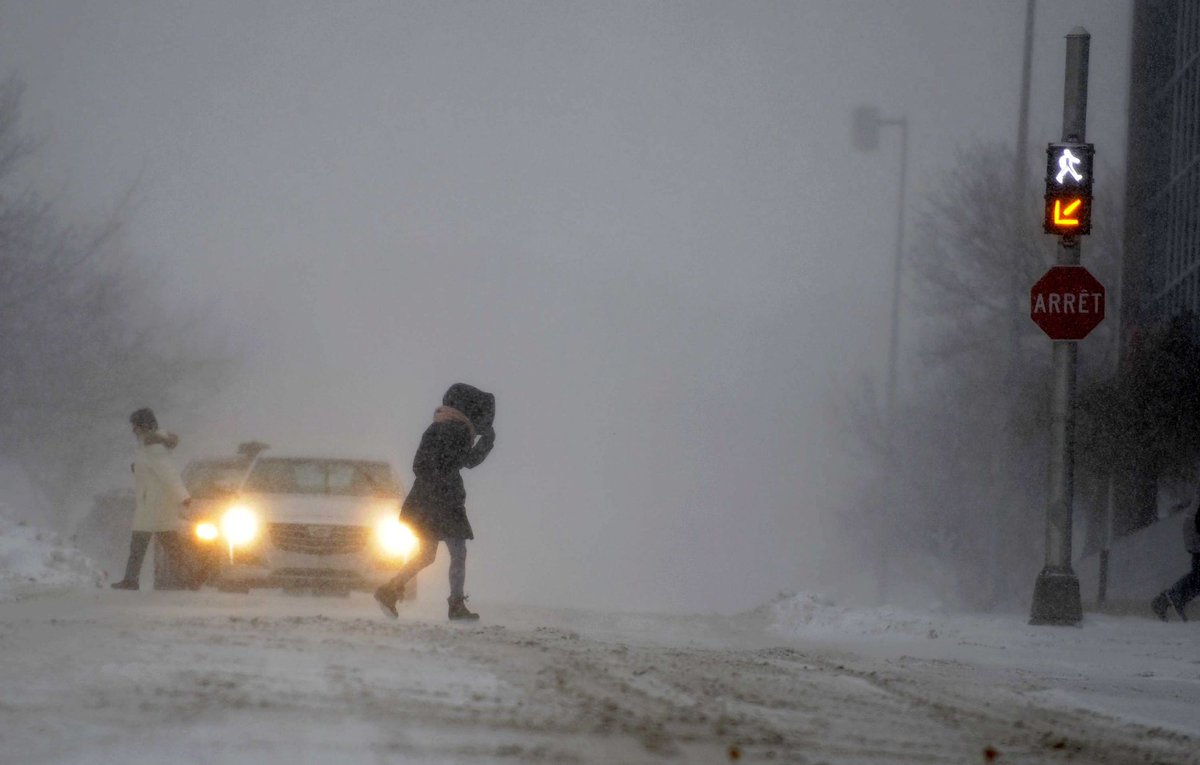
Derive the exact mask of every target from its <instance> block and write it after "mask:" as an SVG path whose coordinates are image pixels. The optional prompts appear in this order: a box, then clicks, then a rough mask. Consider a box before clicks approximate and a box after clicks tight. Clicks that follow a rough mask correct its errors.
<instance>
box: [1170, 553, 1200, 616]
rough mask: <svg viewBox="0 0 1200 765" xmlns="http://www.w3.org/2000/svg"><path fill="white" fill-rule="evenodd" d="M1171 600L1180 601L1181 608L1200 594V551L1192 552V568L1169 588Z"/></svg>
mask: <svg viewBox="0 0 1200 765" xmlns="http://www.w3.org/2000/svg"><path fill="white" fill-rule="evenodd" d="M1167 594H1168V595H1170V597H1171V601H1172V602H1174V603H1178V604H1179V607H1180V608H1183V607H1184V606H1185V605H1187V603H1188V601H1189V600H1191V599H1192V598H1194V597H1196V596H1197V595H1200V553H1192V570H1191V571H1189V572H1188V573H1186V574H1184V575H1183V576H1181V577H1180V578H1179V581H1178V582H1176V583H1175V584H1174V585H1173V586H1172V587H1171V589H1169V590H1167Z"/></svg>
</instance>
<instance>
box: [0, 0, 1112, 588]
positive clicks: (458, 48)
mask: <svg viewBox="0 0 1200 765" xmlns="http://www.w3.org/2000/svg"><path fill="white" fill-rule="evenodd" d="M1041 6H1042V7H1041V8H1040V9H1039V13H1038V17H1037V37H1036V44H1035V69H1034V89H1033V116H1032V120H1031V131H1030V142H1031V147H1030V149H1031V153H1032V154H1033V155H1040V153H1041V152H1042V150H1043V149H1042V145H1043V144H1045V143H1046V142H1047V141H1052V140H1058V138H1059V132H1060V129H1061V120H1062V107H1061V98H1062V82H1063V73H1062V66H1063V56H1064V43H1063V36H1064V35H1065V34H1066V33H1067V32H1068V31H1070V29H1071V28H1072V27H1073V26H1075V25H1077V24H1082V25H1084V26H1086V27H1087V28H1088V30H1089V31H1090V32H1091V33H1092V54H1091V91H1090V99H1089V124H1088V128H1089V135H1088V137H1089V139H1090V140H1092V141H1093V142H1095V143H1096V145H1097V161H1098V163H1099V164H1098V167H1099V168H1100V171H1099V172H1100V173H1101V174H1102V173H1103V168H1105V167H1106V166H1108V167H1112V168H1119V167H1120V162H1121V157H1122V155H1123V153H1124V135H1125V119H1126V117H1125V103H1126V100H1127V94H1126V89H1127V83H1128V71H1127V70H1128V48H1129V40H1128V36H1129V17H1130V7H1129V6H1130V4H1129V2H1127V1H1126V0H1120V1H1117V0H1054V1H1053V2H1043V3H1041ZM1024 7H1025V3H1024V2H1020V0H1003V1H1002V0H921V1H920V2H918V1H917V0H906V1H905V2H890V1H887V0H874V1H867V0H836V1H835V0H829V1H828V2H792V3H784V2H775V3H766V2H753V3H750V2H737V3H730V2H672V3H647V2H632V3H607V2H605V3H598V2H581V3H524V2H522V3H518V2H505V3H442V2H423V3H401V2H337V3H334V2H324V3H321V2H302V1H301V0H286V1H284V0H276V1H274V2H245V0H237V1H236V2H204V3H194V2H193V3H184V2H165V1H158V0H156V1H154V2H149V1H145V0H143V1H140V2H137V1H134V0H109V1H105V2H100V1H97V2H82V1H78V2H68V1H67V0H62V1H59V2H56V1H53V0H39V1H38V2H32V1H28V2H8V3H5V4H3V6H0V66H3V68H4V69H6V70H9V71H15V72H17V73H19V74H21V75H22V76H23V77H24V78H25V80H26V81H27V83H28V86H29V87H28V93H27V100H26V125H27V127H28V128H30V129H32V130H34V131H36V132H38V133H39V134H41V135H43V136H44V137H45V138H46V143H45V145H44V146H43V148H42V149H41V152H40V154H39V155H38V158H37V161H36V163H35V164H34V165H33V166H32V170H33V171H34V172H35V174H36V176H37V178H38V180H39V182H40V183H41V184H43V185H44V186H45V188H47V189H49V190H50V191H51V192H53V193H54V194H55V195H57V196H58V197H59V198H60V199H62V200H63V202H64V204H65V205H66V207H67V208H68V209H70V210H73V211H77V212H80V213H84V214H88V215H95V216H100V215H102V214H103V213H104V212H105V211H107V210H108V209H110V208H111V207H112V206H113V204H114V203H115V202H116V201H117V200H118V199H119V197H120V196H121V194H122V193H123V192H124V191H125V190H126V189H128V188H129V187H130V186H131V185H132V186H135V188H136V192H137V193H136V209H135V210H134V211H133V213H132V214H131V216H130V220H129V222H128V228H127V242H128V244H129V246H130V247H131V248H133V249H134V250H135V251H136V252H137V253H139V255H140V256H141V257H142V258H144V259H145V261H146V262H147V264H148V267H155V268H158V269H161V272H162V275H163V279H164V280H165V281H166V282H167V288H168V299H170V300H172V301H176V302H177V303H178V304H179V305H180V306H186V307H189V308H190V307H195V306H198V305H200V306H209V307H211V310H212V311H213V312H214V313H216V314H218V315H219V317H220V319H219V320H220V323H221V324H222V325H223V326H225V327H227V328H228V332H229V334H230V336H231V337H232V338H234V339H235V342H236V344H237V345H238V346H239V347H240V348H242V349H243V350H244V352H245V358H246V361H245V364H244V366H243V368H242V369H241V370H240V371H239V372H238V373H237V374H236V375H235V376H234V377H233V378H232V379H230V380H229V381H228V384H227V385H226V386H224V388H223V389H222V390H221V391H219V392H218V393H217V394H216V396H215V398H214V399H213V400H212V401H211V402H210V403H209V405H208V406H207V408H206V409H205V410H204V412H203V413H202V416H201V417H199V418H189V419H188V420H187V421H186V422H179V421H178V420H179V418H177V417H173V416H172V413H171V412H169V411H164V412H160V418H161V419H162V420H163V421H164V423H165V424H166V425H167V426H169V427H173V428H175V429H181V430H183V435H184V438H185V448H181V451H182V452H184V453H185V455H184V456H187V455H192V456H194V455H198V454H205V453H214V452H216V453H221V452H226V451H228V450H230V449H231V448H232V446H233V445H234V444H235V443H236V442H238V441H241V440H246V439H248V438H252V437H253V438H259V439H263V440H266V441H268V442H270V443H272V444H273V446H274V451H275V452H276V453H279V454H283V453H305V452H314V451H316V452H322V453H329V454H342V453H349V454H358V455H379V456H382V457H385V458H387V459H390V460H392V461H393V464H395V466H396V467H397V469H398V473H399V474H400V476H401V478H402V479H403V480H404V481H405V482H406V483H408V482H410V481H411V470H410V462H411V458H412V452H413V450H414V448H415V446H416V443H417V440H418V439H419V437H420V434H421V431H422V430H423V429H424V427H425V426H426V424H427V423H428V421H429V418H430V416H431V414H432V411H433V408H434V407H435V406H436V405H437V404H438V403H439V399H440V395H441V393H442V391H443V390H444V389H445V388H446V386H448V385H449V384H450V383H452V382H455V381H460V380H461V381H465V382H470V383H472V384H475V385H478V386H479V387H482V388H484V389H486V390H490V391H494V392H495V393H496V396H497V400H498V415H497V431H498V440H497V446H496V449H495V451H494V452H493V454H492V456H491V457H490V458H489V460H488V461H487V462H486V463H484V465H483V466H481V467H480V468H478V469H477V470H475V471H469V472H467V473H466V480H467V489H468V496H469V499H468V506H469V509H470V513H471V517H472V520H473V523H474V526H475V530H476V536H477V537H478V539H477V541H476V542H475V543H474V544H473V545H472V547H471V558H470V564H469V572H468V591H469V592H472V593H475V594H476V596H477V597H479V598H503V599H510V600H527V601H543V602H554V603H570V602H576V603H579V604H581V605H592V606H608V607H625V608H669V609H701V610H708V609H717V610H725V611H728V610H733V609H738V608H745V607H750V606H753V605H755V604H757V603H759V602H762V601H763V600H764V599H765V598H767V597H769V596H771V595H773V594H774V593H775V592H776V591H778V590H784V589H797V588H810V587H816V586H818V583H819V582H818V578H817V577H818V574H820V573H821V572H819V571H818V570H817V569H818V568H820V566H818V565H817V564H818V562H819V561H821V560H823V559H824V560H826V561H827V560H829V559H838V560H842V561H848V560H849V561H852V560H853V551H847V550H840V549H833V548H831V547H830V546H829V542H828V534H827V532H826V529H827V528H828V526H829V523H828V520H827V515H828V513H829V512H831V511H832V510H835V509H837V510H839V511H842V512H844V511H845V508H844V506H842V505H841V504H840V503H839V501H838V500H839V497H841V496H843V495H844V493H843V487H844V485H845V481H847V480H853V469H852V465H848V463H847V461H846V460H845V459H844V458H843V456H842V453H841V450H840V447H839V445H838V440H837V437H836V434H835V433H834V425H835V424H836V422H835V419H834V418H833V417H832V415H831V414H830V413H829V403H830V401H831V395H833V394H835V393H836V392H837V391H839V390H844V389H845V388H846V387H847V386H849V385H851V384H852V383H853V382H854V380H856V379H857V378H858V377H859V376H860V375H862V374H863V373H873V374H880V373H881V372H882V367H883V361H884V355H885V348H886V338H887V316H888V308H889V302H888V301H889V299H890V298H889V289H890V267H891V257H892V248H893V238H892V237H893V234H894V229H895V197H896V181H897V163H898V154H899V153H898V146H897V138H898V136H897V135H894V134H890V133H887V132H885V133H884V135H883V142H882V144H881V146H880V149H879V150H878V151H877V152H875V153H873V154H869V155H868V154H856V153H854V152H853V150H852V149H851V146H850V137H849V120H850V111H851V109H852V108H853V107H854V105H856V104H859V103H871V104H876V105H878V106H879V107H880V109H881V110H882V111H883V113H884V116H901V115H904V116H907V118H908V120H909V123H910V125H911V168H910V179H911V186H910V189H909V192H910V200H911V204H910V213H912V214H914V215H915V213H916V211H917V210H918V209H919V205H920V200H921V195H922V191H923V190H924V189H928V188H929V187H930V184H931V183H933V182H935V181H936V180H937V178H938V175H939V173H941V172H942V171H944V170H945V169H946V168H947V167H948V166H949V165H950V164H951V162H952V160H953V157H954V152H955V150H956V148H958V147H960V146H967V145H970V144H971V142H972V141H974V140H977V139H983V140H998V141H1009V142H1011V141H1012V139H1013V136H1014V134H1015V131H1016V114H1015V110H1016V105H1017V98H1018V78H1019V73H1020V58H1019V57H1020V52H1021V35H1022V29H1023V16H1024ZM1036 162H1037V156H1032V157H1031V164H1033V163H1036ZM1102 185H1103V180H1102V177H1101V179H1100V180H1099V181H1098V187H1099V186H1102ZM1098 190H1099V188H1098ZM998 193H999V192H998ZM910 220H911V218H910ZM915 371H916V370H913V369H911V368H905V370H904V375H905V376H909V375H912V374H914V373H915ZM148 403H150V402H148ZM117 426H118V427H119V430H118V431H117V432H119V433H121V434H122V435H125V432H124V426H123V424H122V423H118V424H117ZM125 478H126V477H125V476H113V477H112V482H113V483H114V484H118V483H119V482H120V481H123V480H125ZM442 556H443V558H444V557H445V553H444V552H443V553H442ZM444 563H445V562H444V560H443V561H442V562H441V565H444ZM439 571H440V569H439ZM1033 573H1034V572H1031V574H1030V576H1031V577H1032V576H1033ZM824 575H826V576H827V575H828V570H827V569H826V570H825V571H824ZM434 578H436V579H437V580H438V581H436V582H435V581H432V579H434ZM441 578H442V574H441V573H437V574H435V575H434V576H433V577H430V576H429V575H427V576H426V579H427V580H430V585H431V589H432V588H434V587H435V586H436V587H441V588H444V587H445V585H444V583H443V582H441V581H440V579H441Z"/></svg>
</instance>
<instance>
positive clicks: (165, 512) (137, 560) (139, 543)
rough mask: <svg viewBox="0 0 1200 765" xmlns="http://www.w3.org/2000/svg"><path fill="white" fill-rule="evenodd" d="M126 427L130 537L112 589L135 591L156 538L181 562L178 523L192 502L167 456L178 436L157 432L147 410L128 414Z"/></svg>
mask: <svg viewBox="0 0 1200 765" xmlns="http://www.w3.org/2000/svg"><path fill="white" fill-rule="evenodd" d="M129 424H130V425H131V426H132V428H133V435H134V437H135V438H136V439H137V452H136V455H135V457H134V461H133V483H134V502H135V506H134V508H135V509H134V512H133V535H132V539H131V540H130V543H129V561H128V562H127V563H126V565H125V578H124V579H122V580H121V581H119V582H113V584H112V588H113V589H114V590H136V589H138V579H139V577H140V575H141V570H142V561H143V560H145V557H146V548H147V547H149V546H150V539H151V538H152V537H154V536H155V535H158V538H159V540H160V541H161V542H162V544H163V548H164V549H165V550H166V551H167V552H168V553H169V554H170V556H171V559H172V560H182V559H183V550H182V545H181V542H180V539H179V531H178V529H179V521H180V514H181V512H182V511H183V509H184V507H186V506H187V505H188V504H189V503H190V502H191V498H190V497H188V492H187V489H186V488H184V486H183V480H182V479H181V478H180V477H179V471H178V470H177V469H176V468H175V464H174V463H173V462H171V456H170V454H169V450H171V449H174V448H175V446H176V445H177V444H178V443H179V437H178V436H176V435H175V434H174V433H167V432H165V431H161V430H159V429H158V420H157V419H156V418H155V416H154V412H152V411H151V410H149V409H139V410H137V411H136V412H134V413H133V414H131V415H130V416H129Z"/></svg>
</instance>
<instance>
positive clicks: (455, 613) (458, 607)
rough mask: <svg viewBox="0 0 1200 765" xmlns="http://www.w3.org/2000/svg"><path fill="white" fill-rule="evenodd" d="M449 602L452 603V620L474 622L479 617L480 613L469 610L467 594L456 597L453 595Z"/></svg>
mask: <svg viewBox="0 0 1200 765" xmlns="http://www.w3.org/2000/svg"><path fill="white" fill-rule="evenodd" d="M447 602H449V603H450V619H451V621H465V622H473V621H476V620H477V619H479V614H473V613H471V612H470V611H468V610H467V598H466V596H463V597H459V598H456V597H454V596H453V595H451V596H450V598H449V599H448V601H447Z"/></svg>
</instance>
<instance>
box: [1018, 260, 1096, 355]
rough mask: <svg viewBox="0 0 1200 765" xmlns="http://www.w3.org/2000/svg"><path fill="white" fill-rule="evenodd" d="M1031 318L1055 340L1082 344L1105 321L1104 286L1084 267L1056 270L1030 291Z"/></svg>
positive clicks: (1050, 271) (1053, 268)
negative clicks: (1079, 341) (1075, 341)
mask: <svg viewBox="0 0 1200 765" xmlns="http://www.w3.org/2000/svg"><path fill="white" fill-rule="evenodd" d="M1029 318H1031V319H1033V323H1034V324H1037V325H1038V326H1039V327H1041V328H1042V331H1043V332H1045V333H1046V334H1047V335H1049V336H1050V339H1051V340H1082V339H1083V338H1085V337H1087V336H1088V333H1089V332H1091V331H1092V330H1093V329H1095V328H1096V325H1097V324H1099V323H1100V322H1102V321H1104V285H1103V284H1101V283H1100V282H1099V281H1097V280H1096V277H1094V276H1092V275H1091V274H1090V273H1088V270H1087V269H1086V268H1084V267H1083V266H1053V267H1051V269H1050V270H1049V271H1047V272H1046V274H1045V275H1044V276H1043V277H1042V278H1041V279H1038V281H1037V284H1035V285H1033V289H1031V290H1030V291H1029Z"/></svg>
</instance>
